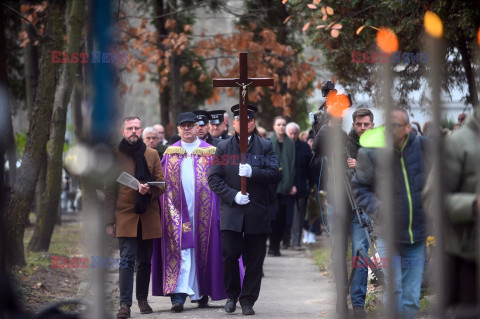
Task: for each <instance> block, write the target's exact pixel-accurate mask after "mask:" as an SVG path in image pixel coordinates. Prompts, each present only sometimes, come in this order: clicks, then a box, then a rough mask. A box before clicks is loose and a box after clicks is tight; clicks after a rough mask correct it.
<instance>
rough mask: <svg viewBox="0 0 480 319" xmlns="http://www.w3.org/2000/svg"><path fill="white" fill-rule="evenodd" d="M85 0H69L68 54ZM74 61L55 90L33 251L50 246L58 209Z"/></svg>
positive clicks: (78, 34)
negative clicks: (43, 186) (44, 176)
mask: <svg viewBox="0 0 480 319" xmlns="http://www.w3.org/2000/svg"><path fill="white" fill-rule="evenodd" d="M83 9H84V1H83V0H69V1H68V2H67V17H66V19H67V50H66V51H67V52H68V54H69V56H70V55H71V54H72V53H73V52H78V51H79V48H80V39H81V36H82V26H83ZM75 67H76V65H75V64H74V63H65V64H63V65H62V73H61V76H60V81H59V82H58V85H57V90H56V92H55V103H54V106H53V108H54V109H53V117H52V124H51V132H50V136H51V138H50V143H49V146H48V156H47V184H46V188H45V196H43V201H42V206H41V207H40V209H39V210H38V214H37V222H36V224H35V230H34V233H33V236H32V239H31V241H30V244H29V245H28V249H30V250H32V251H46V250H48V247H49V246H50V240H51V238H52V233H53V229H54V227H55V222H56V219H57V213H58V204H59V200H60V193H61V185H62V169H63V163H62V162H63V158H62V155H63V144H64V143H65V129H66V126H67V109H68V102H69V101H70V96H71V94H72V88H73V83H74V80H75Z"/></svg>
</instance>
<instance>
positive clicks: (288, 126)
mask: <svg viewBox="0 0 480 319" xmlns="http://www.w3.org/2000/svg"><path fill="white" fill-rule="evenodd" d="M289 128H295V129H296V130H297V131H298V133H300V126H299V125H298V124H297V123H295V122H290V123H288V124H287V126H286V127H285V130H286V131H288V129H289Z"/></svg>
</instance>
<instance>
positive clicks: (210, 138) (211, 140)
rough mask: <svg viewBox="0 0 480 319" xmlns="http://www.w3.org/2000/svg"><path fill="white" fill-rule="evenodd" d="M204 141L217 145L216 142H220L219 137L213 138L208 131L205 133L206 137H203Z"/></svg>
mask: <svg viewBox="0 0 480 319" xmlns="http://www.w3.org/2000/svg"><path fill="white" fill-rule="evenodd" d="M204 141H205V142H206V143H208V144H210V145H212V146H217V144H218V142H220V141H221V139H218V138H214V137H213V136H211V135H210V133H207V138H206V139H204Z"/></svg>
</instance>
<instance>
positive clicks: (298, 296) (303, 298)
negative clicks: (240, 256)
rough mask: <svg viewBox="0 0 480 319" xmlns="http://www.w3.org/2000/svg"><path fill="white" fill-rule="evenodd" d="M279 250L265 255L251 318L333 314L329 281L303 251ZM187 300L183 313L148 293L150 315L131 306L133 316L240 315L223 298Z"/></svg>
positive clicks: (332, 297)
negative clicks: (200, 303)
mask: <svg viewBox="0 0 480 319" xmlns="http://www.w3.org/2000/svg"><path fill="white" fill-rule="evenodd" d="M282 254H283V256H282V257H267V258H266V259H265V266H264V272H265V277H264V278H263V280H262V289H261V291H260V298H259V299H258V301H257V303H256V304H255V306H254V309H255V311H256V316H255V317H253V318H269V319H273V318H335V303H334V300H335V294H334V289H333V285H332V283H329V282H328V279H327V278H326V277H323V276H322V275H321V272H320V271H319V270H318V268H317V267H316V266H315V265H314V264H313V261H312V259H310V258H309V257H307V253H306V252H304V251H293V250H282ZM116 278H118V275H117V276H116ZM112 279H113V278H112ZM117 280H118V279H117ZM113 281H115V280H113ZM134 291H135V290H134ZM117 296H118V295H117ZM117 299H118V297H117ZM134 300H135V296H134ZM189 300H190V299H188V298H187V302H186V303H185V310H184V311H183V312H182V313H172V312H171V311H170V307H171V303H170V298H165V297H149V303H150V305H151V306H152V308H153V311H154V312H153V314H150V315H141V314H140V311H139V309H138V306H137V304H136V301H135V302H134V304H133V306H132V308H131V312H132V318H142V319H150V318H192V319H193V318H234V317H239V316H241V315H242V311H241V308H240V305H239V304H237V311H236V312H235V313H233V314H227V313H225V311H224V310H223V306H224V305H225V300H222V301H216V302H210V308H207V309H198V308H197V305H196V304H193V303H190V301H189ZM117 302H118V301H117Z"/></svg>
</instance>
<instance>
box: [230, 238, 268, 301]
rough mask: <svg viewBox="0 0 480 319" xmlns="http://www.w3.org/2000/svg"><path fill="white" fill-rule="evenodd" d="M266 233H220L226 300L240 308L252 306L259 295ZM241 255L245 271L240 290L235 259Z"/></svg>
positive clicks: (238, 270)
mask: <svg viewBox="0 0 480 319" xmlns="http://www.w3.org/2000/svg"><path fill="white" fill-rule="evenodd" d="M266 241H267V235H266V234H245V233H243V232H234V231H229V230H223V231H222V246H223V278H224V282H225V290H226V292H227V296H228V298H229V299H232V300H237V299H238V297H239V296H240V294H241V296H240V304H241V305H247V304H248V305H251V306H253V305H254V303H255V301H257V299H258V295H259V294H260V285H261V283H262V272H263V261H264V260H265V252H266ZM240 256H242V259H243V266H244V268H245V277H244V279H243V287H242V286H241V283H240V269H239V265H238V259H239V258H240Z"/></svg>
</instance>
